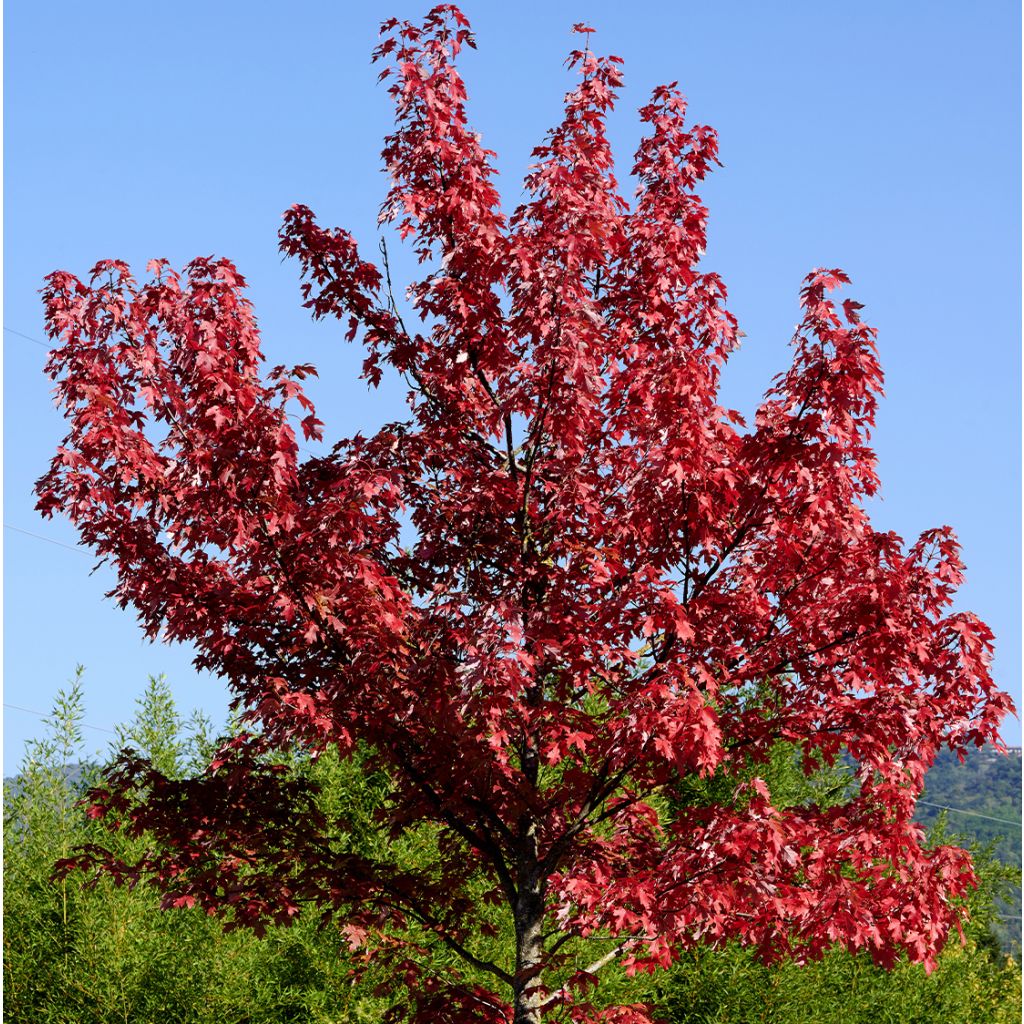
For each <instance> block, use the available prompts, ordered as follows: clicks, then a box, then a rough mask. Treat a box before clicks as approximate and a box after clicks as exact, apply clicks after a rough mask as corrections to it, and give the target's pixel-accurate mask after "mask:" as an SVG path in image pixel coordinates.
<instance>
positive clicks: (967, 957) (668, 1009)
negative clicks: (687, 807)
mask: <svg viewBox="0 0 1024 1024" xmlns="http://www.w3.org/2000/svg"><path fill="white" fill-rule="evenodd" d="M757 771H758V773H759V774H760V775H761V777H762V778H764V779H765V780H766V781H767V782H768V785H769V788H770V789H771V791H772V794H773V797H774V798H775V799H776V800H777V801H778V803H779V804H780V805H794V804H799V803H804V802H812V801H813V802H824V801H825V800H832V799H838V798H840V796H841V794H842V793H843V792H844V791H845V790H846V788H847V786H848V785H850V782H849V779H848V777H847V769H846V768H844V766H843V765H841V764H839V765H836V766H835V767H832V768H826V769H824V770H823V771H815V772H813V773H812V774H811V775H810V776H809V777H808V776H805V775H804V773H803V772H802V771H801V769H800V766H799V758H798V757H797V756H796V751H795V750H793V749H792V748H787V747H786V746H784V745H781V744H780V745H779V746H778V747H777V748H776V750H775V751H774V752H773V756H772V759H771V761H770V762H768V763H767V764H762V765H759V766H757ZM929 781H931V780H930V779H929ZM693 784H700V783H696V782H695V783H693ZM711 784H714V780H712V782H711ZM958 838H962V837H955V836H953V837H951V836H949V835H947V834H946V824H945V820H944V818H942V817H941V816H940V817H939V818H937V819H935V820H934V824H933V827H932V830H931V833H930V840H931V842H932V843H934V844H939V843H949V842H956V841H957V839H958ZM970 846H971V850H972V854H973V856H974V859H975V870H976V872H977V874H978V878H979V886H978V888H977V890H976V891H975V892H974V893H973V895H972V896H971V898H970V901H969V907H970V912H971V919H970V921H969V923H968V924H967V926H966V928H965V942H964V944H961V943H960V942H959V940H958V938H957V937H956V936H954V937H953V938H952V939H951V940H950V942H949V944H948V945H947V947H946V949H945V951H944V952H943V953H942V955H941V956H940V958H939V966H938V967H937V968H936V969H935V971H933V972H932V974H930V975H928V974H926V973H925V971H924V968H923V967H921V965H919V964H911V963H908V962H906V961H903V962H901V963H899V964H898V965H897V966H896V968H895V969H894V970H893V971H885V970H883V969H881V968H879V967H876V966H875V965H874V964H873V963H872V961H871V959H870V957H868V956H863V955H861V956H853V955H851V954H849V953H847V952H846V951H844V950H842V949H838V948H837V949H833V950H831V951H830V952H829V953H828V954H827V955H826V956H825V957H824V958H823V959H822V960H821V961H820V962H817V963H811V964H806V965H803V966H801V965H798V964H794V963H783V964H777V965H774V966H771V967H766V966H764V965H763V964H761V963H759V962H758V961H757V959H756V957H755V955H754V954H753V953H752V952H751V951H750V950H745V949H741V948H739V947H738V946H736V945H730V946H728V947H726V948H724V949H717V950H712V949H707V948H698V949H696V950H693V951H690V952H689V953H687V954H686V955H684V956H683V957H682V959H681V960H680V961H679V962H678V963H677V964H676V965H675V966H674V967H673V968H672V969H671V970H670V972H669V973H668V975H667V977H666V978H665V979H664V980H662V981H661V982H660V984H657V985H654V986H652V991H651V996H650V998H652V999H653V1000H654V1001H655V1002H656V1003H658V1004H659V1005H660V1007H661V1009H662V1011H663V1014H664V1015H665V1017H666V1019H667V1021H670V1022H671V1024H790V1022H792V1024H796V1022H805V1021H814V1022H815V1024H934V1022H938V1021H941V1022H942V1024H1017V1022H1018V1021H1019V1020H1020V1018H1021V973H1020V965H1019V963H1017V962H1016V961H1015V960H1014V959H1013V958H1011V957H1009V956H1007V955H1006V953H1005V952H1004V951H1003V950H1001V949H1000V944H999V941H998V940H997V938H996V929H998V927H1000V925H1001V921H1000V917H999V914H1000V906H1001V905H1002V903H1001V898H1002V897H1004V896H1005V895H1006V894H1007V892H1008V891H1009V890H1010V889H1012V888H1013V886H1015V885H1016V886H1018V887H1019V884H1020V873H1019V871H1018V870H1017V869H1015V868H1014V867H1012V866H1010V865H1007V864H1005V863H1003V862H1002V861H1000V860H999V859H997V857H996V855H995V843H994V842H989V843H988V844H987V845H981V844H978V843H977V842H975V843H973V844H970Z"/></svg>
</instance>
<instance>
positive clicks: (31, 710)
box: [4, 701, 117, 736]
mask: <svg viewBox="0 0 1024 1024" xmlns="http://www.w3.org/2000/svg"><path fill="white" fill-rule="evenodd" d="M4 707H5V708H11V709H13V710H14V711H24V712H25V713H26V714H28V715H36V716H38V717H39V718H51V717H52V716H51V715H47V714H45V713H44V712H42V711H36V710H35V709H34V708H23V707H22V706H21V705H20V704H8V703H7V702H6V701H5V702H4ZM78 724H79V725H80V726H82V727H83V728H85V729H95V730H96V731H97V732H109V733H110V735H111V736H116V735H117V731H116V730H115V729H106V728H104V727H103V726H102V725H90V724H89V723H88V722H79V723H78Z"/></svg>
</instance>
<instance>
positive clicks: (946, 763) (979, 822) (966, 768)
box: [917, 747, 1021, 953]
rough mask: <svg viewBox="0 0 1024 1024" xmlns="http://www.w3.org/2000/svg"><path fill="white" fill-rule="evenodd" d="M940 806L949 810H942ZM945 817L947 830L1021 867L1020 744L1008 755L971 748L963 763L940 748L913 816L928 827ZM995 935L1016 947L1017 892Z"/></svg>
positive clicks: (1005, 945)
mask: <svg viewBox="0 0 1024 1024" xmlns="http://www.w3.org/2000/svg"><path fill="white" fill-rule="evenodd" d="M943 808H947V809H946V810H943ZM943 813H945V815H946V830H947V833H948V834H950V835H951V836H956V837H958V838H959V839H960V840H961V841H962V842H963V843H964V844H965V845H966V844H968V843H970V842H971V841H972V840H973V841H976V842H978V843H981V844H983V845H984V844H988V843H993V844H995V853H996V856H997V857H998V858H999V859H1000V860H1001V861H1002V862H1003V863H1004V864H1010V865H1012V866H1013V867H1015V868H1018V869H1019V868H1020V867H1021V748H1020V747H1011V748H1010V753H1009V754H1008V755H1006V756H1004V755H1002V754H997V753H996V751H995V750H993V749H992V748H990V747H984V748H982V749H981V750H976V751H973V752H972V753H971V754H969V755H968V757H967V760H966V761H965V762H964V763H963V764H961V763H960V760H959V758H957V757H956V755H955V754H952V753H950V752H949V751H946V750H944V751H942V752H941V753H940V754H939V756H938V758H937V759H936V761H935V764H934V765H933V766H932V768H931V770H930V771H929V772H928V776H927V778H926V779H925V789H924V793H923V794H922V796H921V799H920V800H919V801H918V804H917V820H918V821H920V822H921V824H923V825H927V826H932V825H934V824H935V822H936V821H937V819H938V818H939V816H940V815H941V814H943ZM1000 910H1001V912H1002V913H1003V915H1004V916H1003V923H1002V926H1001V927H1000V928H999V930H998V938H999V941H1000V944H1001V945H1002V946H1003V948H1004V949H1007V950H1009V949H1014V948H1015V949H1016V950H1017V951H1018V953H1019V950H1020V937H1021V890H1020V887H1019V886H1018V887H1017V891H1016V895H1015V897H1014V898H1013V899H1011V900H1010V901H1009V902H1008V903H1006V904H1005V905H1003V906H1002V907H1001V908H1000Z"/></svg>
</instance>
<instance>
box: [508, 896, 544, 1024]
mask: <svg viewBox="0 0 1024 1024" xmlns="http://www.w3.org/2000/svg"><path fill="white" fill-rule="evenodd" d="M515 924H516V973H515V982H514V984H513V989H512V993H513V1016H512V1021H513V1024H540V1019H541V1004H542V1003H543V1001H544V995H543V992H542V991H541V990H540V988H539V986H540V974H541V968H542V963H543V958H544V939H543V928H544V895H543V892H542V891H541V887H540V885H539V884H538V883H534V884H533V885H531V886H529V887H528V888H526V889H521V890H520V892H519V899H518V900H517V901H516V907H515Z"/></svg>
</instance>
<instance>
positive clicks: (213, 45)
mask: <svg viewBox="0 0 1024 1024" xmlns="http://www.w3.org/2000/svg"><path fill="white" fill-rule="evenodd" d="M426 8H427V4H412V3H407V2H394V3H379V2H377V3H357V2H346V3H343V4H339V3H331V2H316V3H314V2H303V0H298V2H295V3H292V4H287V5H285V4H271V3H255V4H253V3H247V4H243V3H237V2H228V3H222V4H199V3H195V2H184V3H178V4H175V5H172V6H166V5H140V4H127V3H126V4H121V5H115V10H114V12H113V13H111V12H110V10H109V9H106V13H105V14H104V15H100V14H99V13H98V11H97V9H96V8H95V7H94V5H91V4H80V3H70V2H67V0H59V2H54V3H49V4H46V5H42V4H35V3H30V2H28V0H12V2H10V3H8V4H7V5H6V12H5V13H6V18H5V53H4V57H5V80H4V85H5V96H6V105H5V122H4V129H5V136H4V143H5V150H6V157H7V159H6V167H5V171H6V175H5V213H6V239H5V260H4V299H5V305H4V325H5V331H4V413H5V416H4V426H5V449H4V502H5V504H4V523H5V525H6V526H8V527H14V528H16V529H10V528H8V529H5V530H4V560H5V581H4V597H5V601H4V626H5V630H4V640H5V644H4V701H5V702H6V703H8V704H15V705H19V706H21V707H24V708H29V709H35V710H42V711H46V710H48V708H49V707H50V704H51V701H52V698H53V695H54V694H55V692H56V691H57V689H58V688H59V687H61V686H62V685H64V684H65V682H66V680H67V679H68V678H69V677H70V676H71V675H72V673H73V671H74V667H75V665H76V664H77V663H79V662H80V663H82V664H84V665H85V666H86V670H87V671H86V677H85V679H86V705H87V717H86V721H87V722H89V723H90V724H91V725H93V726H96V727H99V728H100V729H102V728H107V729H109V728H111V727H112V725H113V724H114V723H115V722H118V721H122V720H124V719H125V718H126V717H127V716H128V715H129V714H130V712H131V709H132V705H133V703H134V700H135V698H136V697H137V696H138V695H139V694H140V692H141V690H142V687H143V685H144V682H145V678H146V676H147V675H148V674H150V673H158V672H164V673H166V674H167V675H168V676H169V678H170V680H171V682H172V684H173V687H174V690H175V693H176V694H177V696H178V698H179V701H180V703H181V705H182V707H183V709H185V710H188V709H191V708H192V707H202V708H205V709H206V710H207V711H208V712H209V713H211V714H212V715H213V716H214V717H220V716H221V714H222V713H223V711H224V709H225V707H226V698H225V690H224V687H223V685H222V684H221V683H220V682H218V681H217V680H215V679H211V678H200V677H199V676H198V675H197V674H196V673H195V671H194V670H193V669H192V668H191V666H190V654H189V652H188V651H187V650H184V649H181V648H171V647H167V646H151V645H149V644H147V643H145V642H143V641H142V639H141V636H140V633H139V631H138V629H137V627H136V625H135V623H134V620H133V618H132V616H131V614H130V613H127V612H121V611H119V610H118V609H117V608H115V607H114V606H113V605H112V604H111V603H110V602H108V601H104V600H103V597H102V595H103V593H104V592H105V590H106V589H107V588H108V587H109V585H110V580H111V577H110V575H109V573H108V572H107V571H105V570H102V569H101V570H100V571H98V572H96V573H95V574H93V575H89V572H90V569H91V568H92V566H93V562H92V561H91V559H90V557H89V556H87V555H86V554H84V553H82V552H81V551H76V550H70V549H69V548H68V547H61V546H58V544H54V543H47V542H45V541H43V540H40V539H37V538H36V537H31V536H27V535H26V534H24V533H21V532H18V530H24V531H29V532H30V533H33V534H38V535H40V536H42V537H46V538H50V539H51V540H53V541H56V542H59V544H65V545H69V546H70V547H71V548H73V547H74V545H75V536H74V534H73V532H72V531H71V529H70V528H69V527H68V526H67V525H66V524H65V523H63V522H58V521H54V522H44V521H42V520H40V519H39V517H38V516H37V514H36V513H35V512H34V511H33V504H34V502H33V499H32V497H31V487H32V482H33V480H34V479H35V478H36V477H37V476H38V475H39V474H40V473H41V472H42V471H43V469H44V467H45V465H46V463H47V460H48V458H49V456H50V454H51V453H52V451H53V449H54V446H55V444H56V443H58V441H59V439H60V437H61V435H62V424H61V421H60V419H59V417H58V416H57V413H56V412H55V410H54V409H53V407H52V405H51V403H50V399H49V395H48V390H49V383H48V381H47V380H46V379H45V378H44V377H43V375H42V373H41V372H40V369H41V366H42V364H43V360H44V349H43V347H41V346H40V345H39V344H37V343H35V342H33V341H32V340H27V339H26V338H24V337H22V336H21V335H27V336H28V338H29V339H36V340H37V341H38V340H41V339H43V332H42V318H41V310H40V305H39V302H38V296H37V289H38V288H39V287H40V283H41V280H42V277H43V275H44V274H45V273H47V272H48V271H50V270H52V269H55V268H63V269H67V270H71V271H73V272H75V273H78V274H80V275H84V274H85V273H86V272H87V270H88V268H89V267H90V266H91V265H92V264H93V263H94V262H95V261H96V260H97V259H99V258H101V257H109V256H116V257H120V258H123V259H127V260H129V261H130V262H131V263H132V264H133V265H134V266H136V267H137V268H138V269H139V272H140V274H141V272H142V270H143V268H144V266H145V262H146V260H148V259H149V258H150V257H154V256H163V257H166V258H168V259H170V260H171V261H172V263H175V264H179V265H180V264H182V263H184V262H185V261H187V260H188V259H190V258H191V257H193V256H196V255H206V254H210V253H216V254H222V255H226V256H228V257H230V258H231V259H233V260H234V261H235V262H236V263H237V264H238V265H239V267H240V269H241V271H242V272H243V273H244V274H245V275H246V277H247V278H248V280H249V283H250V286H251V296H252V298H253V300H254V302H255V304H256V309H257V312H258V314H259V316H260V322H261V325H262V329H263V333H264V339H265V347H266V351H267V353H268V358H269V360H270V362H271V363H275V362H289V363H293V362H300V361H311V362H314V363H316V364H317V365H318V366H319V368H320V371H321V379H320V381H319V383H318V384H317V385H316V386H315V388H313V389H312V390H313V393H314V397H315V398H316V399H317V401H318V404H319V411H320V415H321V418H322V419H324V420H325V421H326V423H327V435H328V438H332V437H337V436H339V435H344V434H350V433H353V432H355V431H356V430H364V431H367V430H371V429H373V427H374V426H375V425H376V424H379V423H381V422H384V421H386V420H388V419H391V418H394V417H395V416H397V415H399V414H400V410H401V391H400V389H398V388H397V387H387V386H386V387H384V388H382V389H381V390H380V391H378V392H369V393H367V392H366V390H365V387H364V386H363V385H362V384H361V383H360V382H358V381H357V380H356V374H357V372H358V364H359V361H360V356H359V352H358V351H357V350H356V349H353V348H350V347H346V346H345V345H344V344H343V342H342V341H341V338H340V336H339V331H338V330H337V329H336V328H335V327H333V326H332V325H330V324H319V325H317V324H313V323H312V322H311V321H310V320H309V319H308V317H307V315H306V313H305V312H304V311H303V310H302V309H301V308H300V304H299V301H298V291H297V280H296V269H295V267H294V266H291V265H287V264H282V263H281V261H280V258H279V257H278V254H277V251H276V232H277V228H278V225H279V223H280V215H281V213H282V211H283V210H285V209H286V208H287V207H288V206H290V205H291V204H292V203H295V202H304V203H307V204H308V205H310V206H311V207H312V208H313V209H314V210H315V211H316V212H317V213H318V215H319V216H320V217H321V219H322V220H323V221H324V222H326V223H335V224H339V225H342V226H345V227H347V228H349V229H351V230H353V231H354V232H355V233H356V235H357V237H358V238H359V239H360V240H361V242H362V244H363V246H364V250H365V251H367V252H372V251H373V249H374V248H375V243H376V228H375V220H376V211H377V207H378V204H379V202H380V200H381V198H382V197H383V194H384V189H385V182H384V179H383V176H382V174H381V173H380V163H379V159H378V155H377V154H378V152H379V150H380V145H381V139H382V137H383V135H384V133H385V132H386V131H387V130H388V128H389V126H390V123H391V116H390V110H389V104H388V100H387V96H386V94H385V92H384V90H383V88H381V87H380V86H378V85H377V84H376V72H375V70H374V69H372V68H371V67H370V65H369V61H368V58H369V53H370V50H371V49H372V47H373V46H374V44H375V40H376V35H377V25H378V23H379V21H380V20H381V19H382V18H383V17H386V16H388V15H390V14H396V15H398V16H404V17H417V16H418V15H420V14H422V13H423V12H424V11H425V10H426ZM463 8H464V10H465V11H466V13H467V14H468V15H469V17H470V18H471V20H472V21H473V25H474V28H475V30H476V33H477V39H478V45H479V50H478V51H477V52H475V53H473V52H470V53H469V54H468V55H467V57H466V59H465V60H464V61H463V71H464V74H465V77H466V79H467V83H468V87H469V93H470V110H471V116H472V119H473V122H474V125H475V127H476V128H477V130H479V131H481V132H482V133H483V135H484V140H485V144H487V145H488V146H489V147H490V148H492V149H496V150H497V151H498V153H499V167H500V170H501V173H502V179H501V180H502V186H503V191H504V195H505V197H506V205H507V206H509V207H511V206H514V205H515V203H516V202H517V201H518V199H519V197H520V195H521V184H520V183H521V180H522V175H523V173H524V171H525V169H526V166H527V164H528V162H529V154H530V150H531V148H532V147H533V146H534V145H535V144H536V143H538V142H539V141H540V140H541V138H542V136H543V133H544V131H545V130H546V129H547V128H548V127H550V126H551V125H552V124H553V123H554V122H555V120H556V119H557V117H558V111H559V106H560V102H561V97H562V95H563V93H564V92H565V90H566V88H567V87H569V85H570V79H569V77H568V76H567V74H566V72H565V70H564V68H563V67H562V61H563V59H564V56H565V53H566V52H567V51H568V49H569V48H570V47H571V46H572V45H573V39H572V37H570V35H569V31H568V30H569V28H570V26H571V25H572V24H573V23H574V22H576V21H580V20H585V21H588V22H589V23H590V24H592V25H594V26H595V27H596V28H597V30H598V33H597V35H596V36H592V37H591V39H592V42H593V46H594V47H595V48H596V49H598V50H601V51H604V52H611V53H615V54H618V55H620V56H622V57H624V58H625V61H626V64H625V73H626V88H625V90H624V94H623V96H622V99H621V102H620V106H619V109H618V110H617V111H616V113H615V115H614V117H613V118H612V122H611V136H612V139H613V142H614V144H615V145H616V149H617V153H618V156H619V160H620V165H619V166H620V170H621V171H622V172H623V175H624V173H625V170H626V169H627V168H628V161H629V158H630V157H631V155H632V152H633V149H634V148H635V145H636V141H637V138H638V125H637V121H636V116H635V110H636V107H637V106H639V105H640V104H641V103H642V102H643V101H644V99H645V98H646V96H647V94H648V93H649V91H650V89H651V87H652V86H654V85H655V84H657V83H658V82H662V81H671V80H679V82H680V84H681V86H682V88H683V90H684V91H685V92H686V94H687V95H688V97H689V99H690V110H691V115H692V117H694V118H695V119H696V120H698V121H701V122H705V123H709V124H712V125H714V126H715V127H716V128H717V129H718V131H719V133H720V136H721V155H722V161H723V163H724V165H725V166H724V168H722V169H719V170H718V171H717V172H716V173H715V175H714V176H713V178H712V180H711V181H710V182H709V183H708V185H707V187H706V188H705V189H704V190H703V195H704V198H705V200H706V202H707V204H708V206H709V208H710V211H711V224H710V236H711V241H710V245H709V250H708V253H707V256H706V266H707V267H708V268H713V269H715V270H717V271H719V272H720V273H721V274H722V275H723V276H724V278H725V280H726V282H727V283H728V285H729V289H730V297H731V302H730V305H731V308H732V309H733V311H734V312H735V313H736V314H737V316H738V317H739V320H740V325H741V327H742V328H743V330H744V331H745V332H746V334H747V337H746V338H745V339H744V347H743V349H742V350H741V352H740V353H739V354H738V355H737V356H736V357H735V358H734V359H733V361H732V363H731V364H730V366H729V368H728V371H727V375H726V383H725V396H724V397H725V400H726V401H727V402H728V403H729V404H732V405H733V406H735V407H736V408H739V409H740V410H741V411H743V412H750V411H751V410H752V409H753V408H754V406H755V404H756V402H757V399H758V397H759V396H760V394H761V393H762V391H763V390H764V388H765V386H766V385H767V384H768V381H769V379H770V378H771V376H772V375H773V374H775V373H777V372H778V371H780V370H781V369H782V368H783V367H784V366H785V365H786V361H787V358H788V345H787V343H788V339H789V337H790V334H791V332H792V328H793V324H794V323H795V322H796V319H797V293H798V289H799V286H800V281H801V278H802V277H803V275H804V274H805V273H806V272H807V271H808V270H810V269H811V268H813V267H815V266H819V265H828V266H840V267H842V268H844V269H845V270H846V271H847V272H848V273H849V274H850V275H851V277H852V278H853V287H852V288H851V289H850V290H849V291H848V294H849V295H850V296H852V297H854V298H856V299H858V300H859V301H861V302H863V303H864V304H865V307H866V309H865V316H866V317H867V318H868V319H869V321H870V322H871V323H873V324H875V325H876V326H877V327H878V328H879V332H880V337H879V346H880V350H881V355H882V360H883V365H884V367H885V370H886V378H887V383H886V392H887V398H886V399H885V401H884V403H883V406H882V410H881V413H880V416H879V423H878V430H877V433H876V442H877V448H878V451H879V453H880V472H881V476H882V481H883V488H882V493H883V498H882V500H881V501H880V502H878V503H877V505H876V507H875V509H874V514H875V518H876V522H877V524H878V525H879V526H880V527H882V528H885V529H893V530H896V531H897V532H899V533H901V534H902V535H904V536H906V537H913V536H916V534H917V533H918V532H920V531H921V530H922V529H924V528H926V527H929V526H933V525H938V524H942V523H950V524H952V525H953V526H954V527H955V528H956V529H957V531H958V532H959V535H960V537H961V540H962V543H963V546H964V553H965V558H966V561H967V565H968V572H969V578H968V583H967V585H966V586H965V587H964V588H963V590H962V599H961V602H960V604H961V606H962V607H969V608H971V609H973V610H975V611H976V612H978V613H979V614H981V615H982V617H984V618H985V619H986V620H987V621H988V622H989V623H990V624H991V625H992V627H993V628H994V629H995V631H996V634H997V638H998V651H997V660H996V675H997V678H998V679H999V680H1000V682H1001V684H1002V685H1003V687H1004V688H1006V689H1008V690H1009V691H1011V693H1013V695H1014V699H1015V700H1016V701H1017V703H1018V704H1019V703H1020V649H1021V637H1020V619H1021V614H1020V611H1021V609H1020V575H1019V573H1020V564H1021V558H1020V537H1021V533H1020V491H1021V486H1020V380H1021V373H1020V316H1019V310H1020V280H1021V267H1020V245H1019V225H1020V194H1021V193H1020V153H1021V139H1020V56H1019V40H1020V12H1019V5H1017V4H1015V3H1012V2H1009V0H1005V2H991V0H990V2H986V3H981V4H963V3H949V2H928V3H921V2H910V0H904V2H902V3H900V4H892V3H890V2H885V3H875V2H864V0H862V2H860V3H858V4H847V5H840V4H820V3H805V2H797V0H790V2H787V3H785V4H763V3H755V2H724V3H708V2H703V3H700V4H694V3H689V2H685V0H684V2H678V0H676V2H672V3H668V2H664V0H657V2H636V3H631V4H622V3H601V2H592V0H588V2H587V3H562V2H558V0H548V2H544V3H539V2H533V0H519V2H517V3H516V4H514V5H504V4H497V3H484V2H482V0H467V2H466V3H465V4H464V5H463ZM13 332H19V333H13ZM39 728H40V724H39V720H38V719H37V718H35V717H34V716H33V715H31V714H28V713H26V712H23V711H15V710H10V709H5V713H4V739H5V746H4V771H5V774H6V773H9V772H10V771H11V770H12V769H13V767H14V766H15V765H16V764H17V762H18V760H19V759H20V757H21V752H22V747H23V743H24V740H25V739H26V738H28V737H30V736H33V735H36V734H38V732H39ZM1004 734H1005V736H1006V738H1007V740H1008V741H1010V742H1016V743H1019V742H1020V725H1019V722H1018V721H1017V720H1012V721H1011V722H1009V723H1008V724H1007V725H1006V727H1005V729H1004ZM108 738H109V737H107V735H106V734H105V733H103V732H102V731H91V732H87V739H88V742H89V746H90V747H92V748H96V749H98V748H100V747H102V746H104V745H105V743H106V741H107V739H108Z"/></svg>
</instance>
